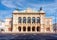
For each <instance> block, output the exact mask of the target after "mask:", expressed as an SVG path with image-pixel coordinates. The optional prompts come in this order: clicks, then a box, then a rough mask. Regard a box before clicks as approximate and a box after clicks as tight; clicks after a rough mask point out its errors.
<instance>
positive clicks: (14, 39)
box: [0, 34, 57, 40]
mask: <svg viewBox="0 0 57 40" xmlns="http://www.w3.org/2000/svg"><path fill="white" fill-rule="evenodd" d="M2 39H3V40H57V34H0V40H2Z"/></svg>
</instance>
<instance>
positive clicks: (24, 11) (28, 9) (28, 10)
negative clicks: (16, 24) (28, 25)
mask: <svg viewBox="0 0 57 40" xmlns="http://www.w3.org/2000/svg"><path fill="white" fill-rule="evenodd" d="M13 13H45V12H44V11H43V10H39V11H36V10H33V9H31V8H27V9H26V10H22V11H19V10H14V11H13Z"/></svg>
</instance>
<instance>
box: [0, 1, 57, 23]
mask: <svg viewBox="0 0 57 40" xmlns="http://www.w3.org/2000/svg"><path fill="white" fill-rule="evenodd" d="M28 7H30V8H32V9H34V10H39V8H40V7H43V10H44V11H45V12H46V17H52V18H53V22H54V20H55V16H54V15H55V14H56V16H57V0H0V19H1V20H5V18H10V17H12V12H13V10H15V9H16V8H18V9H19V10H25V9H26V8H28Z"/></svg>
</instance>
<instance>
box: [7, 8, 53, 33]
mask: <svg viewBox="0 0 57 40" xmlns="http://www.w3.org/2000/svg"><path fill="white" fill-rule="evenodd" d="M11 25H12V26H10V25H9V26H10V27H11V29H12V32H19V33H38V32H53V25H52V18H46V17H45V12H44V11H43V10H42V8H40V10H39V11H36V10H33V9H31V8H27V9H26V10H23V11H19V10H14V11H13V13H12V18H11ZM6 26H7V25H6ZM6 31H8V30H6Z"/></svg>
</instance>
